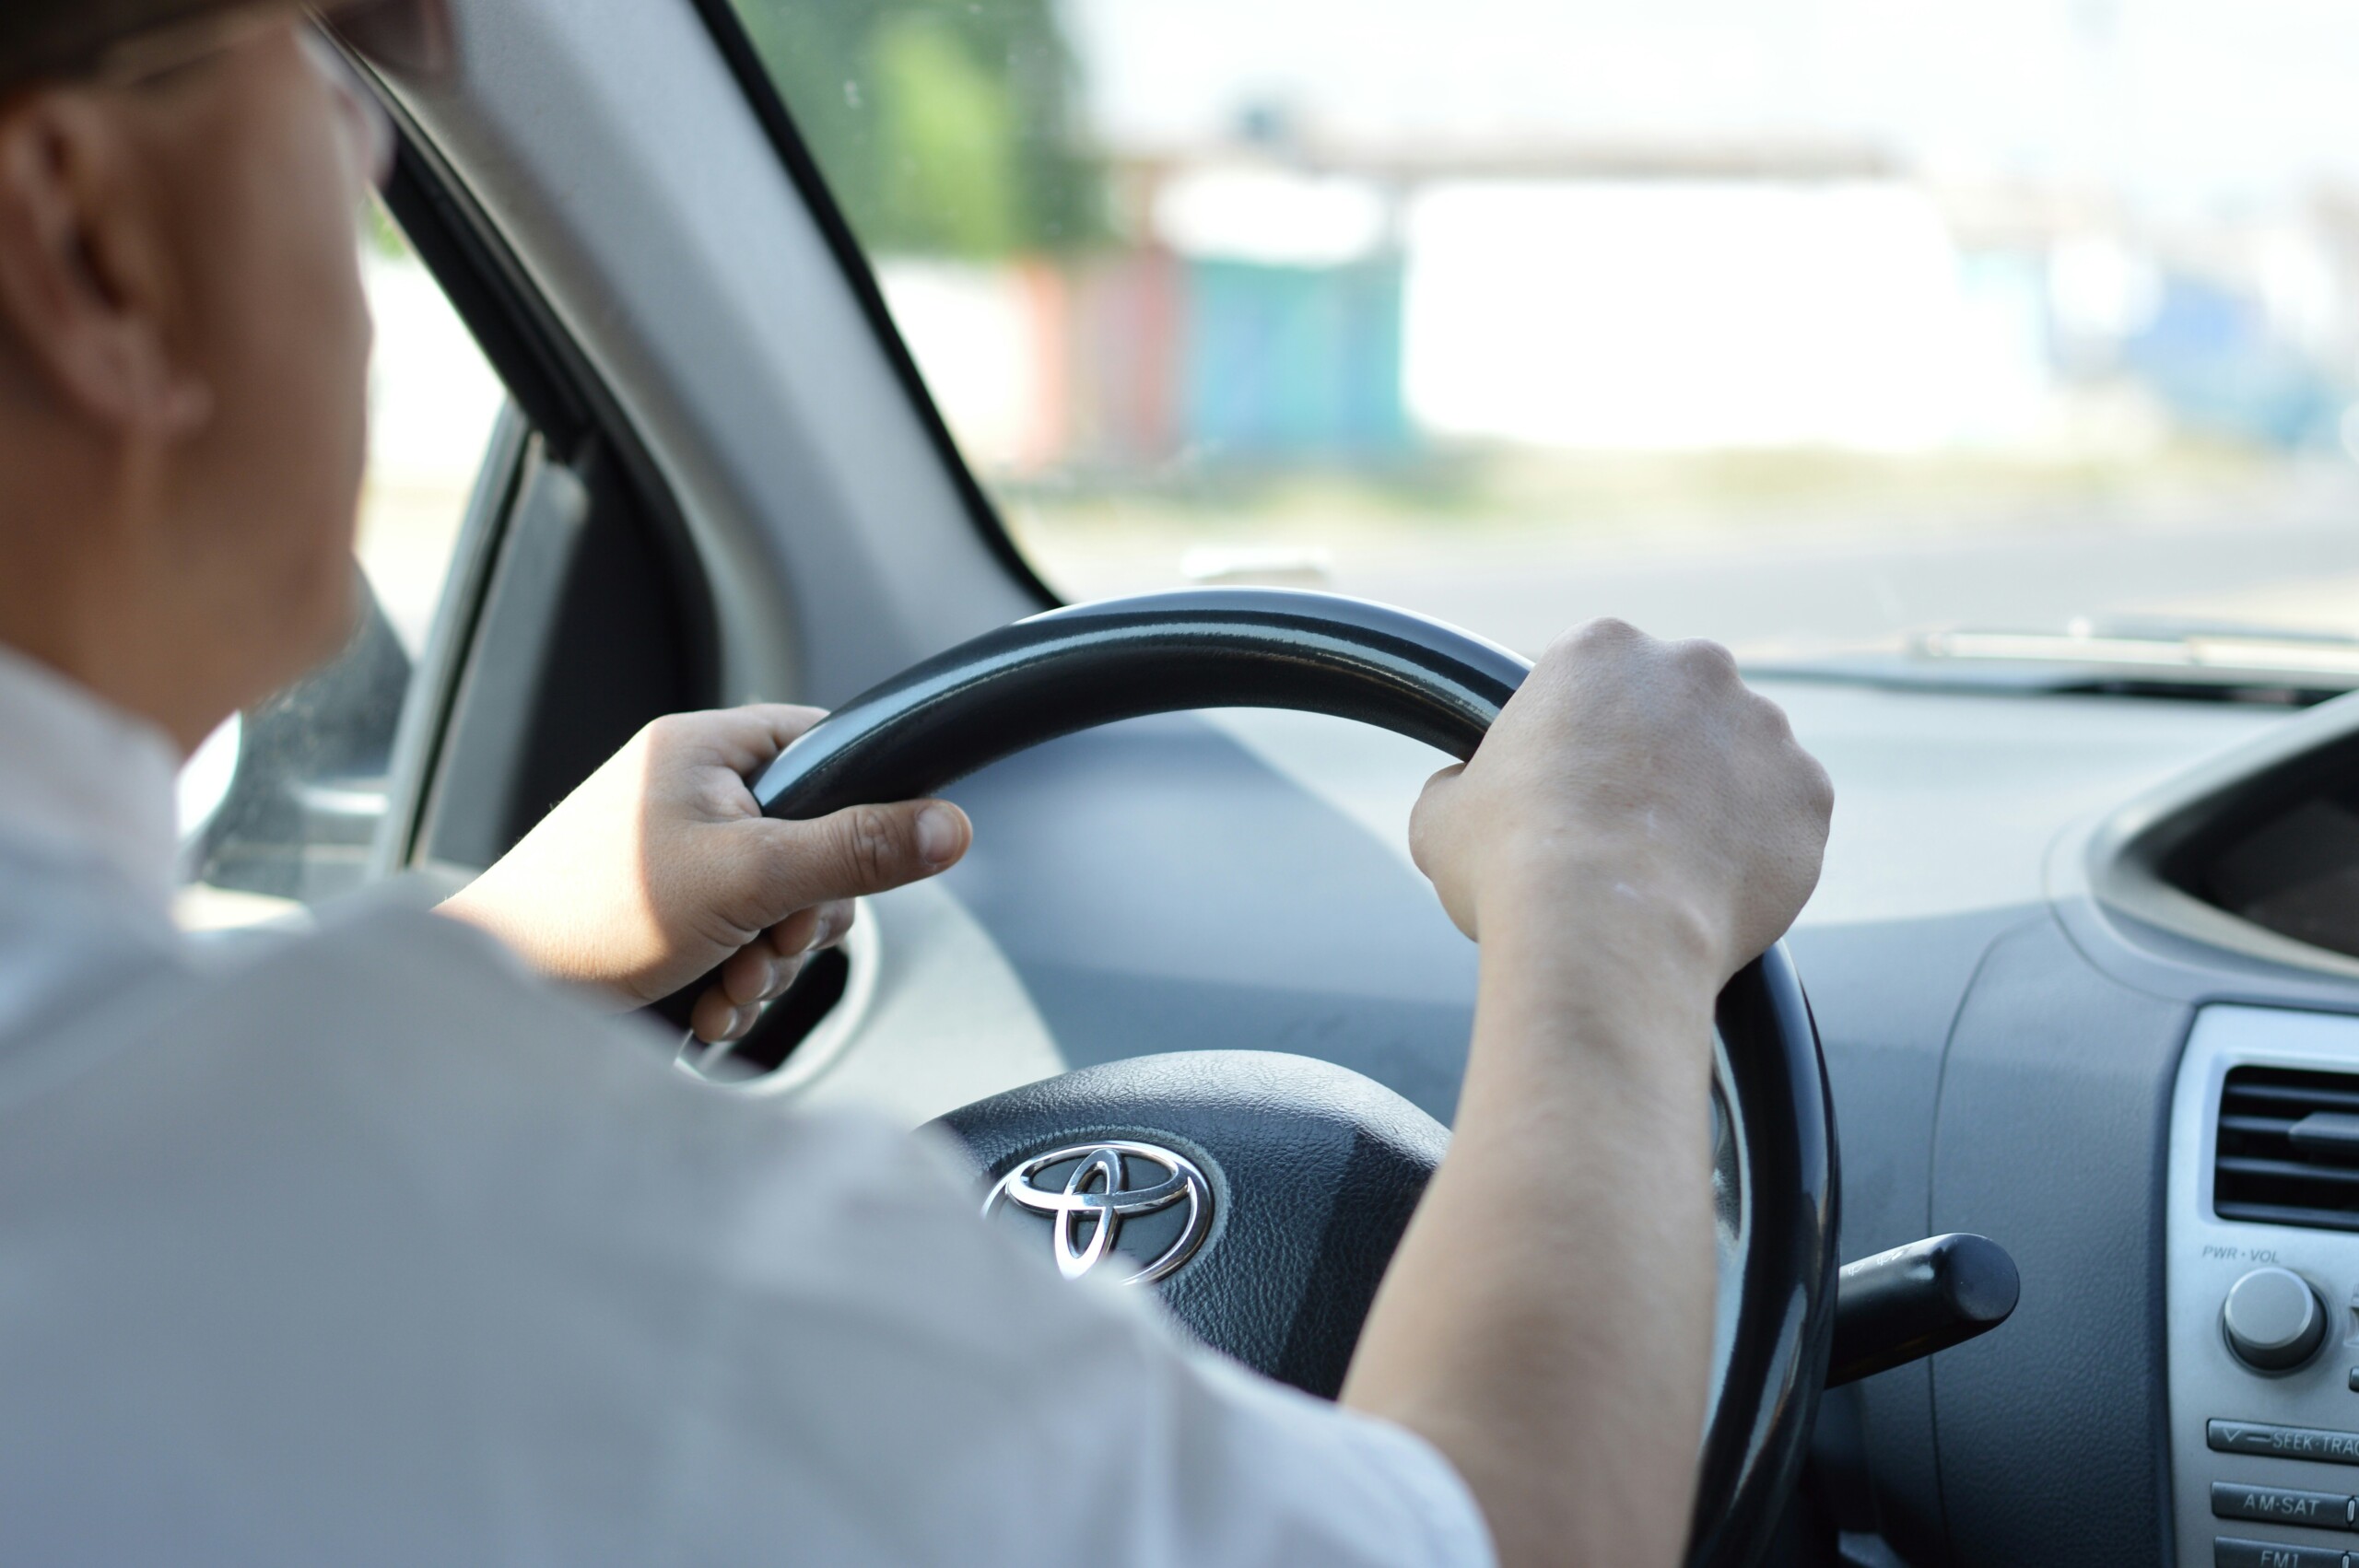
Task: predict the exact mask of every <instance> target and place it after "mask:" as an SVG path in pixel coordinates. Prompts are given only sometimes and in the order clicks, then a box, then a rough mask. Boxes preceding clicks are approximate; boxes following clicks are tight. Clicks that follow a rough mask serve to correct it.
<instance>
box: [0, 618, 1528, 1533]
mask: <svg viewBox="0 0 2359 1568" xmlns="http://www.w3.org/2000/svg"><path fill="white" fill-rule="evenodd" d="M171 784H172V778H171V753H170V747H169V746H168V745H164V744H163V743H162V740H161V737H160V736H158V735H156V734H155V733H154V732H152V731H146V730H144V729H143V728H142V727H140V726H138V725H136V724H135V723H133V722H132V721H131V720H127V719H124V718H123V717H122V716H120V715H115V714H111V713H109V712H107V711H106V710H104V709H103V708H100V707H99V706H98V705H97V704H96V703H94V702H92V701H91V700H90V699H88V697H86V696H82V695H81V694H79V693H77V692H76V691H74V690H73V689H72V688H70V687H68V686H66V685H65V684H64V683H62V682H60V681H58V680H56V679H55V678H54V677H53V676H50V675H48V674H47V673H44V672H42V671H41V670H40V669H38V668H37V667H34V666H31V665H29V664H27V663H26V662H25V661H21V660H18V659H15V658H13V657H7V656H0V1562H41V1563H44V1564H67V1563H106V1564H117V1563H134V1562H173V1563H181V1564H210V1563H222V1564H229V1563H237V1564H241V1565H244V1568H253V1565H260V1564H277V1563H284V1564H297V1563H303V1564H317V1563H335V1564H369V1563H384V1564H388V1565H393V1564H400V1565H403V1568H414V1565H418V1564H443V1563H452V1564H455V1563H485V1562H506V1563H528V1562H529V1563H544V1562H545V1563H551V1564H557V1563H564V1564H583V1563H607V1562H612V1563H649V1562H679V1563H714V1564H722V1563H741V1562H745V1563H752V1562H763V1563H772V1562H792V1563H824V1564H839V1563H841V1564H867V1563H880V1564H883V1563H895V1564H898V1563H913V1564H921V1563H923V1564H930V1563H945V1564H948V1563H957V1564H995V1563H1008V1564H1018V1565H1022V1568H1047V1565H1053V1564H1063V1563H1074V1564H1085V1563H1086V1564H1093V1565H1095V1564H1108V1565H1116V1564H1168V1565H1171V1568H1214V1565H1217V1568H1252V1565H1259V1564H1269V1565H1272V1568H1276V1565H1279V1564H1288V1565H1292V1564H1322V1565H1325V1564H1334V1565H1338V1568H1346V1565H1355V1564H1367V1565H1376V1564H1395V1563H1399V1564H1410V1563H1416V1564H1439V1565H1457V1564H1483V1563H1488V1562H1490V1561H1491V1551H1490V1547H1489V1544H1488V1541H1487V1539H1486V1537H1485V1531H1484V1527H1483V1523H1482V1520H1481V1518H1480V1516H1479V1515H1478V1514H1477V1512H1476V1510H1475V1507H1474V1504H1473V1500H1472V1498H1471V1497H1470V1496H1469V1494H1468V1493H1467V1492H1466V1489H1465V1488H1464V1487H1463V1485H1461V1482H1460V1481H1459V1480H1458V1478H1457V1477H1456V1475H1455V1474H1454V1473H1453V1472H1452V1471H1451V1469H1449V1466H1448V1465H1447V1464H1446V1463H1445V1462H1444V1461H1443V1460H1442V1459H1441V1457H1439V1456H1438V1454H1437V1453H1436V1452H1435V1451H1434V1450H1433V1449H1431V1448H1429V1447H1428V1446H1426V1445H1425V1444H1424V1443H1423V1442H1421V1441H1420V1440H1418V1439H1417V1438H1415V1437H1414V1436H1413V1435H1411V1434H1410V1433H1406V1432H1404V1431H1402V1430H1400V1429H1398V1428H1395V1427H1392V1426H1390V1425H1387V1424H1384V1423H1381V1422H1375V1421H1371V1420H1367V1419H1365V1418H1362V1417H1359V1416H1357V1415H1355V1414H1353V1413H1351V1412H1348V1411H1344V1410H1339V1409H1337V1408H1336V1407H1334V1406H1332V1405H1328V1404H1325V1403H1323V1402H1321V1401H1319V1400H1315V1399H1312V1398H1308V1397H1306V1396H1302V1395H1298V1394H1296V1393H1294V1392H1293V1391H1291V1390H1288V1389H1285V1388H1282V1387H1277V1386H1275V1385H1273V1384H1271V1383H1268V1382H1265V1381H1263V1380H1262V1379H1261V1378H1259V1377H1256V1376H1254V1375H1250V1374H1249V1373H1246V1372H1244V1371H1242V1370H1240V1369H1238V1368H1236V1367H1234V1366H1232V1365H1230V1364H1229V1363H1225V1362H1221V1361H1219V1360H1218V1359H1217V1358H1215V1357H1213V1356H1212V1355H1210V1354H1209V1353H1208V1352H1201V1351H1196V1350H1192V1349H1189V1348H1186V1347H1183V1346H1182V1345H1181V1344H1180V1342H1179V1341H1178V1339H1177V1336H1176V1333H1175V1332H1174V1331H1173V1330H1171V1329H1169V1328H1167V1327H1166V1326H1165V1324H1164V1322H1163V1320H1162V1319H1161V1318H1160V1316H1157V1315H1155V1314H1153V1313H1151V1312H1150V1311H1148V1310H1147V1309H1146V1308H1145V1307H1144V1305H1143V1302H1142V1298H1140V1297H1138V1296H1137V1295H1135V1294H1121V1293H1117V1292H1116V1291H1115V1289H1113V1288H1112V1287H1095V1288H1093V1287H1091V1286H1090V1285H1089V1283H1088V1282H1087V1281H1085V1282H1084V1285H1083V1287H1082V1288H1074V1287H1072V1286H1069V1285H1066V1284H1065V1283H1064V1282H1063V1281H1061V1280H1059V1279H1057V1278H1056V1276H1055V1274H1054V1271H1053V1270H1051V1269H1050V1267H1049V1266H1048V1264H1047V1261H1046V1255H1045V1254H1042V1255H1041V1256H1040V1257H1037V1258H1036V1257H1034V1256H1033V1255H1032V1254H1031V1253H1030V1252H1029V1251H1026V1250H1022V1249H1018V1248H1016V1247H1015V1246H1012V1245H1011V1244H1010V1243H1009V1242H1008V1240H1007V1239H1006V1238H1005V1237H1003V1235H1000V1234H999V1233H997V1232H996V1231H994V1230H992V1229H991V1228H990V1227H988V1226H986V1225H984V1224H982V1223H980V1221H979V1220H978V1219H977V1218H976V1216H975V1204H974V1201H973V1199H972V1197H971V1196H970V1195H969V1194H968V1192H967V1191H966V1189H965V1188H964V1187H963V1186H962V1185H961V1182H960V1179H959V1178H958V1177H957V1176H954V1175H953V1174H952V1173H951V1172H950V1171H949V1169H948V1167H947V1164H946V1163H945V1161H944V1160H943V1159H942V1158H941V1157H940V1156H939V1155H938V1153H937V1152H936V1151H934V1150H933V1149H932V1148H931V1147H929V1146H927V1145H924V1144H921V1143H920V1142H918V1141H913V1140H911V1139H910V1138H909V1137H907V1136H906V1135H903V1134H900V1133H898V1132H895V1131H893V1130H892V1129H886V1128H883V1127H879V1126H875V1125H872V1124H870V1123H868V1122H866V1121H863V1120H861V1119H857V1118H851V1117H833V1116H830V1117H816V1116H792V1115H789V1114H786V1113H783V1112H782V1111H781V1110H780V1107H779V1106H777V1105H776V1104H775V1103H774V1102H769V1101H764V1100H762V1099H758V1098H756V1097H751V1096H745V1095H740V1094H732V1093H729V1092H727V1091H723V1090H719V1089H715V1088H711V1087H710V1086H706V1085H701V1084H698V1083H697V1082H693V1081H690V1080H688V1079H687V1078H686V1077H685V1076H683V1075H681V1074H679V1073H677V1072H675V1071H673V1070H671V1068H670V1067H669V1066H668V1065H667V1064H666V1063H665V1062H664V1060H663V1056H662V1053H661V1052H660V1051H659V1050H654V1049H651V1048H649V1042H648V1041H646V1040H643V1039H641V1038H640V1037H639V1036H637V1035H636V1033H635V1032H633V1031H630V1030H628V1029H626V1028H623V1027H619V1026H617V1025H616V1024H613V1023H611V1022H609V1021H607V1020H604V1019H601V1018H598V1017H595V1016H593V1015H592V1014H590V1013H588V1012H583V1011H581V1010H580V1009H579V1008H577V1007H576V1006H574V1005H573V1004H571V1003H570V1002H569V1001H567V1000H565V999H563V998H560V997H557V996H554V995H551V994H549V993H547V992H546V991H545V990H543V989H541V988H539V987H537V986H535V985H534V984H532V983H530V982H529V981H527V980H526V979H525V978H524V977H522V976H521V975H520V974H519V973H517V972H516V970H515V969H514V968H513V966H512V965H511V964H510V963H509V962H508V961H507V960H506V959H505V958H504V956H502V955H500V954H497V953H495V952H493V951H491V950H490V949H489V948H488V947H487V945H486V944H485V942H483V941H482V940H481V939H480V938H478V937H476V936H475V935H474V934H473V933H472V932H470V931H468V930H464V928H461V927H459V926H457V925H455V924H453V923H452V922H448V921H443V920H440V919H436V918H434V917H432V916H429V915H425V914H419V913H412V912H403V911H397V910H392V909H383V908H363V909H360V910H358V911H355V912H353V913H351V914H349V915H348V916H346V917H343V918H337V919H330V920H329V921H328V922H327V924H326V928H325V929H324V930H323V931H322V932H321V933H319V934H317V935H314V936H309V937H303V938H300V939H291V938H290V939H288V940H287V941H285V942H277V943H274V944H272V945H270V946H269V947H268V948H267V949H265V950H264V951H263V952H262V953H261V954H259V955H258V956H249V957H247V958H245V959H244V960H243V961H242V962H241V965H240V966H239V967H238V968H237V969H235V970H234V971H233V972H229V973H226V974H224V973H220V972H211V971H207V970H204V969H200V968H199V967H197V966H195V965H192V964H191V963H190V962H188V958H187V954H185V953H184V952H183V951H182V950H181V949H179V948H178V946H177V945H176V943H175V941H174V939H173V938H172V937H171V935H170V930H169V926H168V922H167V921H166V920H165V919H164V912H165V911H164V901H165V899H166V897H167V896H168V895H169V885H170V866H171V860H172V850H173V845H172V835H171V832H170V809H171V808H170V801H171ZM159 828H160V831H159Z"/></svg>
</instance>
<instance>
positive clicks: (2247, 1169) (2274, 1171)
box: [2219, 1154, 2359, 1190]
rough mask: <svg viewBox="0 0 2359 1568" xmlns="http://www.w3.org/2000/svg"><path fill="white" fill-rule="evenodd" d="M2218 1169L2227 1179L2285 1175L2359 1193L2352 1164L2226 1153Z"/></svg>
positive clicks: (2358, 1180) (2357, 1176) (2358, 1172)
mask: <svg viewBox="0 0 2359 1568" xmlns="http://www.w3.org/2000/svg"><path fill="white" fill-rule="evenodd" d="M2219 1170H2220V1174H2222V1175H2224V1176H2252V1177H2256V1178H2259V1177H2267V1176H2283V1177H2285V1178H2287V1179H2289V1180H2294V1181H2316V1182H2323V1183H2325V1184H2327V1185H2328V1186H2330V1187H2347V1188H2353V1189H2354V1190H2359V1168H2354V1167H2353V1166H2350V1165H2329V1164H2316V1165H2312V1164H2303V1163H2302V1162H2301V1161H2299V1160H2256V1159H2253V1158H2251V1157H2249V1156H2248V1155H2241V1154H2223V1155H2221V1156H2220V1164H2219Z"/></svg>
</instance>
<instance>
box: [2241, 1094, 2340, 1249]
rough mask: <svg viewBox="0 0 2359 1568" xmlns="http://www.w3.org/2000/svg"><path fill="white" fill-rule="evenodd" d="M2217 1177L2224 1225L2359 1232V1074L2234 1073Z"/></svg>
mask: <svg viewBox="0 0 2359 1568" xmlns="http://www.w3.org/2000/svg"><path fill="white" fill-rule="evenodd" d="M2212 1209H2213V1210H2214V1211H2216V1212H2217V1213H2218V1214H2219V1216H2220V1218H2222V1219H2224V1220H2257V1221H2259V1222H2260V1223H2263V1224H2271V1225H2307V1226H2310V1227H2312V1228H2315V1229H2320V1230H2332V1231H2359V1076H2353V1074H2350V1073H2347V1072H2303V1071H2294V1070H2293V1069H2290V1068H2278V1067H2239V1068H2237V1069H2236V1070H2235V1071H2232V1072H2230V1073H2229V1074H2228V1082H2227V1084H2226V1086H2225V1088H2224V1090H2223V1091H2222V1094H2221V1096H2220V1141H2219V1144H2218V1154H2217V1159H2216V1162H2215V1164H2213V1166H2212Z"/></svg>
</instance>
